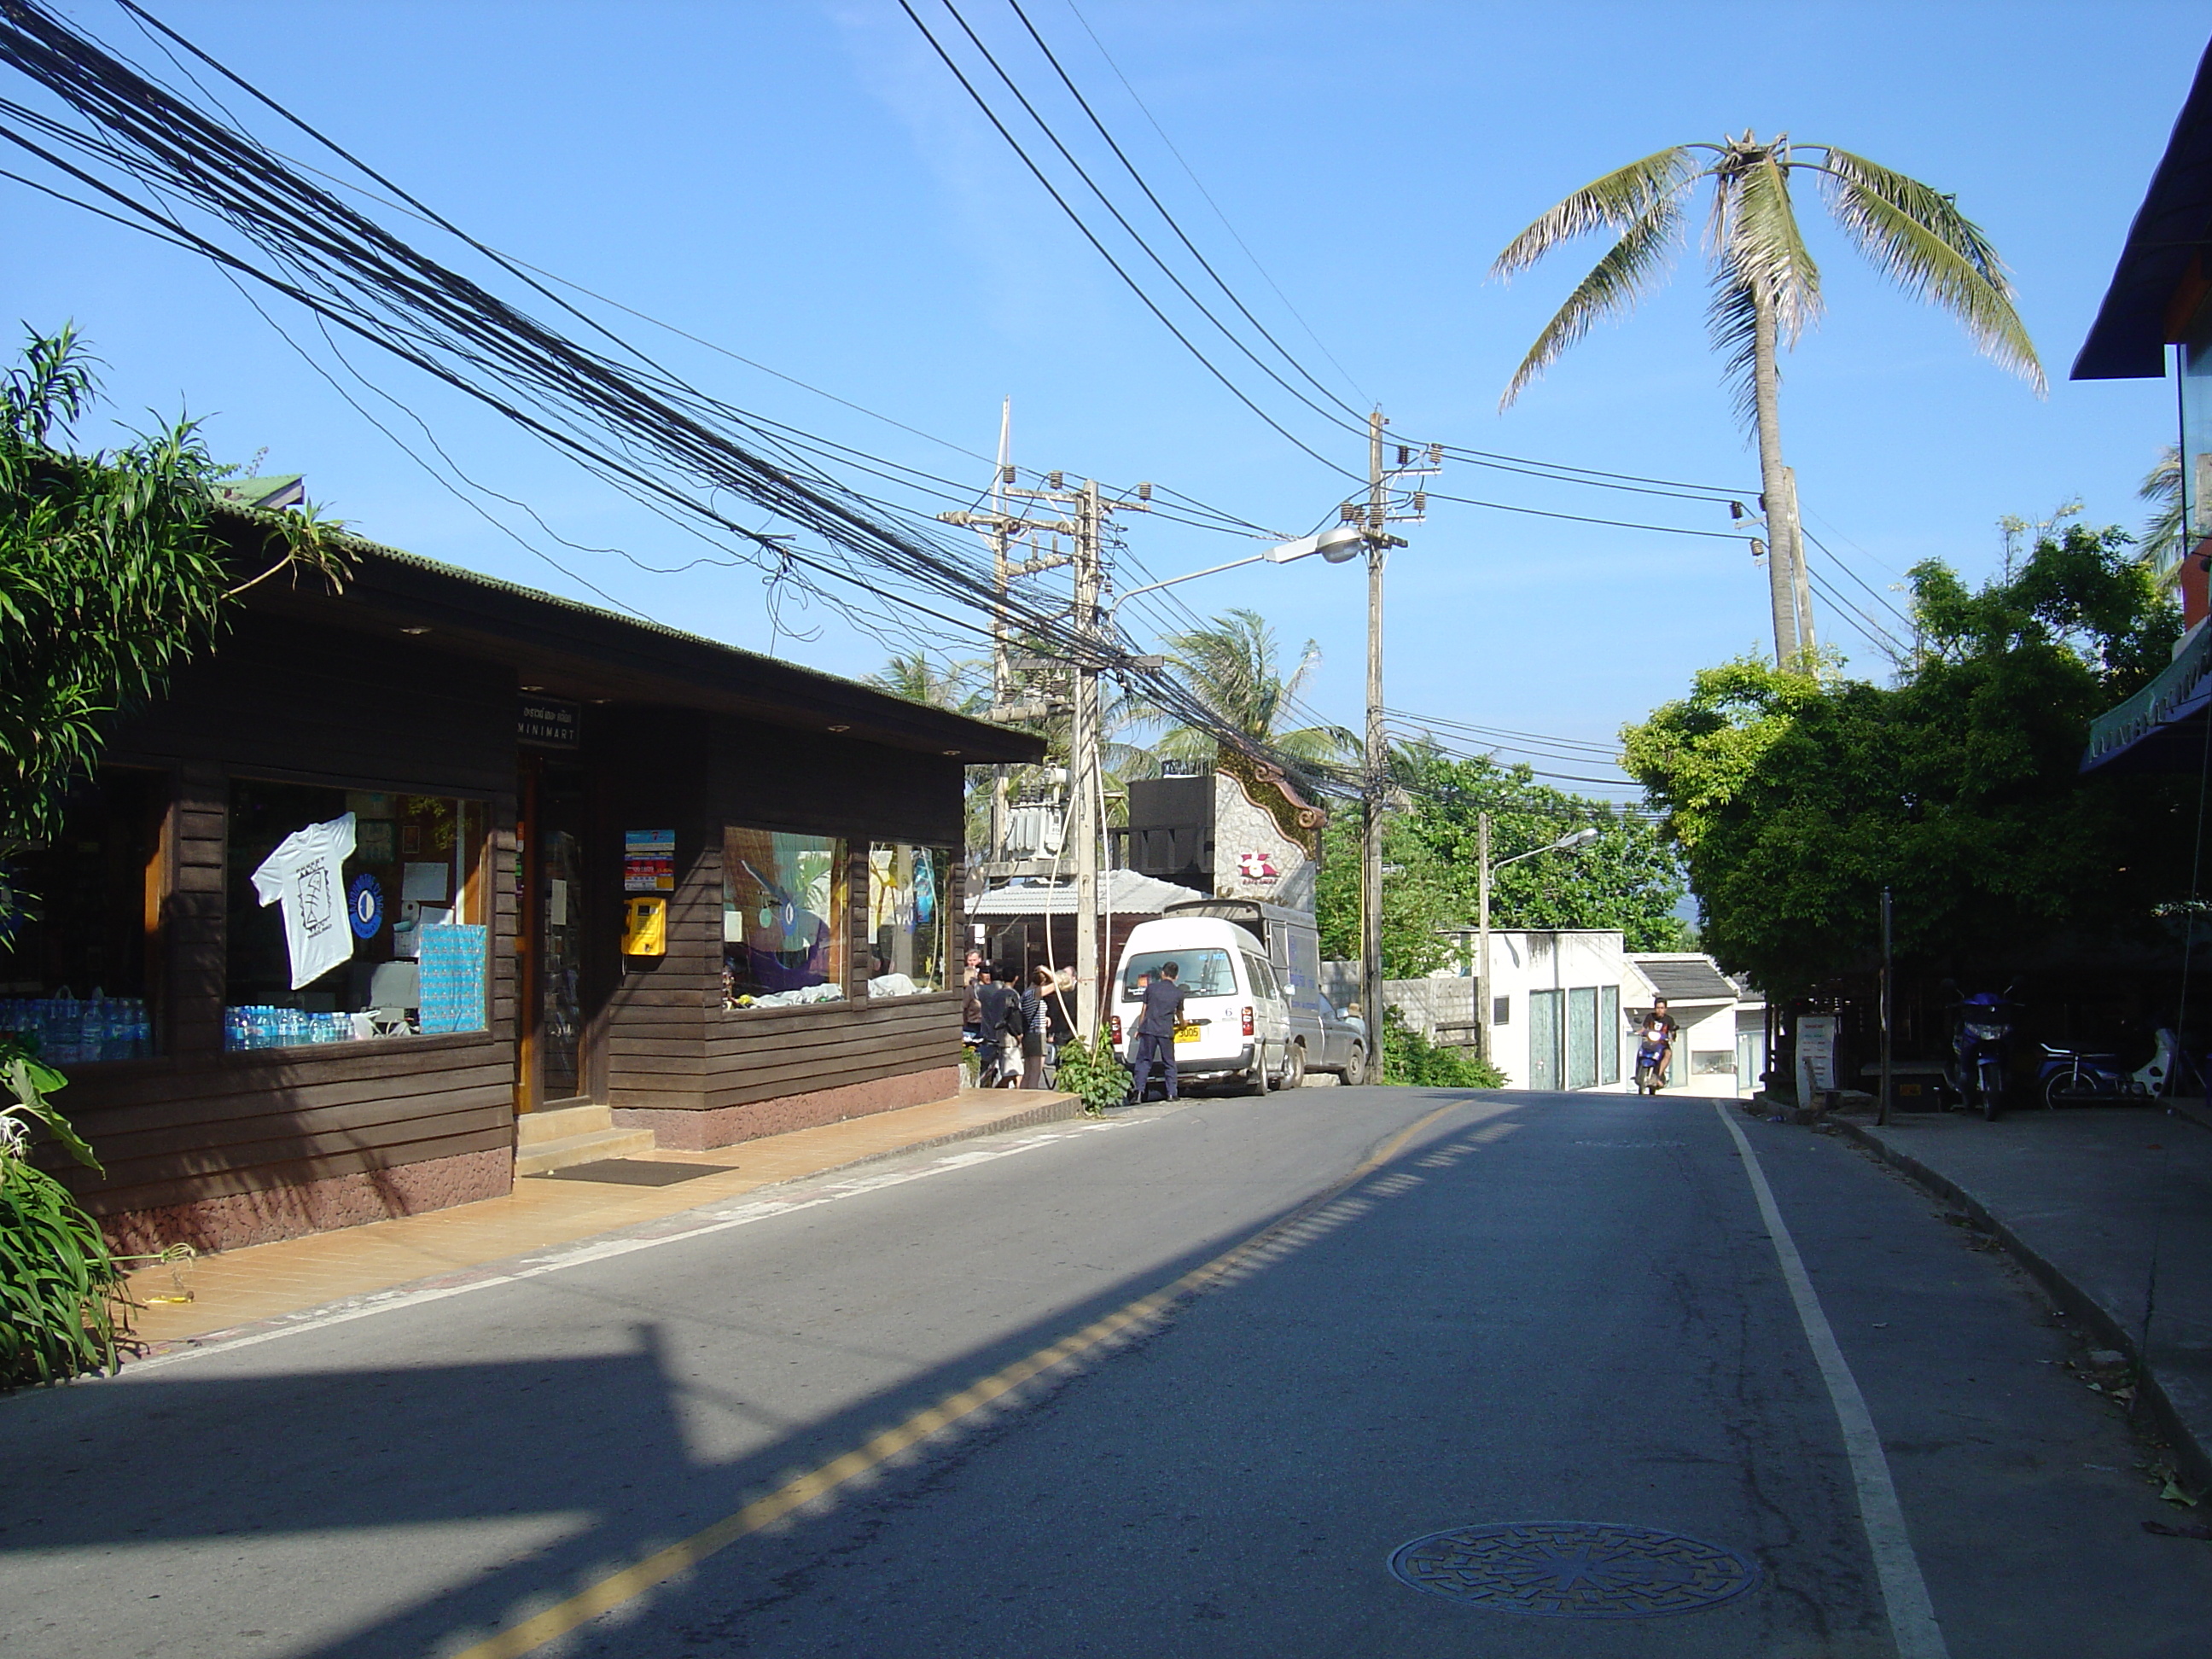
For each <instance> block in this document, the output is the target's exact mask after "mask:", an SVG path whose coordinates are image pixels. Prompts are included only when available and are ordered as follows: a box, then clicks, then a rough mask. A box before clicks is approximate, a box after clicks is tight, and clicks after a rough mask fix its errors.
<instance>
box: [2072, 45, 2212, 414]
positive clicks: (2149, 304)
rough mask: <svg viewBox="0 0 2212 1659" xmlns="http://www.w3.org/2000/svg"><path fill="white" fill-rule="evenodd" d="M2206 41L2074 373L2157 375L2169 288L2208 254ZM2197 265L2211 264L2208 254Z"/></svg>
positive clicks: (2211, 155) (2211, 173) (2210, 101)
mask: <svg viewBox="0 0 2212 1659" xmlns="http://www.w3.org/2000/svg"><path fill="white" fill-rule="evenodd" d="M2208 238H2212V48H2208V49H2207V51H2206V52H2205V55H2204V57H2203V58H2201V59H2200V60H2198V63H2197V80H2196V82H2195V84H2193V85H2192V86H2191V88H2190V89H2189V97H2188V99H2187V100H2186V101H2185V102H2184V103H2183V105H2182V106H2181V115H2180V118H2179V119H2178V120H2176V121H2175V122H2174V124H2173V136H2172V138H2170V139H2169V140H2168V141H2167V142H2166V155H2164V157H2163V158H2162V159H2160V161H2159V164H2158V170H2157V171H2156V172H2155V173H2152V174H2151V180H2150V188H2149V190H2148V191H2146V192H2145V193H2144V196H2143V200H2142V207H2141V208H2139V209H2138V210H2136V218H2135V223H2134V224H2133V225H2132V226H2130V228H2129V230H2128V240H2127V243H2126V246H2124V247H2123V248H2122V249H2121V250H2120V260H2119V264H2118V268H2117V269H2116V270H2114V271H2113V272H2112V286H2111V287H2110V288H2109V289H2106V293H2105V301H2104V304H2103V305H2102V306H2100V307H2098V311H2097V320H2096V323H2095V324H2094V325H2093V326H2092V327H2091V329H2090V330H2089V337H2088V338H2087V340H2086V341H2084V342H2083V343H2082V346H2081V353H2080V355H2079V356H2076V357H2075V359H2074V368H2073V373H2072V375H2071V378H2072V379H2074V380H2156V379H2158V378H2160V376H2162V375H2164V374H2165V373H2166V343H2167V341H2168V340H2169V339H2170V338H2172V326H2173V324H2174V322H2175V321H2176V319H2173V318H2172V317H2171V316H2170V315H2169V313H2171V312H2172V310H2173V308H2174V307H2173V301H2174V294H2175V291H2176V290H2177V289H2179V288H2180V287H2181V286H2182V284H2183V283H2184V282H2185V281H2187V280H2190V278H2191V265H2192V264H2193V263H2194V262H2196V261H2197V259H2198V258H2200V257H2201V256H2207V255H2212V240H2208ZM2198 268H2199V270H2207V271H2212V258H2204V260H2203V265H2202V266H2200V267H2198Z"/></svg>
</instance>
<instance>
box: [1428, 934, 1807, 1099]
mask: <svg viewBox="0 0 2212 1659" xmlns="http://www.w3.org/2000/svg"><path fill="white" fill-rule="evenodd" d="M1453 937H1454V939H1455V942H1456V943H1457V944H1458V945H1460V946H1461V948H1462V953H1463V960H1465V961H1466V962H1467V963H1468V972H1469V973H1471V972H1472V971H1473V961H1474V948H1475V934H1474V931H1473V930H1472V929H1467V930H1454V934H1453ZM1490 976H1491V987H1490V993H1491V1009H1490V1012H1491V1027H1490V1039H1491V1057H1492V1060H1494V1061H1495V1062H1496V1064H1497V1066H1498V1069H1499V1070H1500V1071H1502V1072H1504V1073H1505V1086H1506V1087H1507V1088H1509V1089H1546V1090H1554V1089H1556V1090H1585V1089H1594V1090H1599V1091H1626V1090H1628V1089H1631V1088H1633V1087H1634V1086H1635V1085H1634V1080H1633V1079H1634V1075H1635V1067H1636V1045H1635V1034H1636V1030H1637V1027H1638V1025H1639V1024H1641V1023H1642V1020H1643V1018H1644V1015H1645V1014H1647V1013H1649V1012H1650V1010H1651V1006H1652V1003H1653V1002H1654V1001H1655V1000H1656V999H1657V998H1659V997H1662V996H1663V997H1665V998H1666V999H1667V1004H1668V1012H1669V1013H1670V1014H1672V1015H1673V1017H1674V1022H1675V1024H1676V1025H1677V1026H1678V1027H1679V1028H1680V1029H1679V1030H1678V1033H1677V1035H1676V1038H1675V1042H1674V1055H1673V1058H1672V1062H1671V1064H1670V1066H1669V1067H1668V1079H1667V1086H1668V1088H1670V1089H1680V1090H1681V1091H1683V1092H1685V1093H1689V1094H1698V1095H1724V1096H1735V1097H1745V1098H1747V1097H1749V1096H1750V1095H1751V1094H1752V1093H1753V1091H1756V1090H1757V1088H1758V1087H1759V1073H1761V1072H1763V1071H1764V1070H1765V1066H1766V1049H1765V1013H1766V1006H1765V1002H1764V1001H1763V1000H1760V998H1759V996H1758V994H1756V993H1755V992H1752V991H1749V990H1747V989H1745V988H1744V987H1741V986H1738V985H1737V984H1736V983H1735V981H1732V980H1730V979H1729V977H1728V976H1727V975H1725V974H1723V973H1722V972H1721V970H1720V969H1719V968H1718V967H1717V966H1716V965H1715V963H1714V962H1713V959H1712V958H1711V957H1707V956H1702V955H1699V954H1698V953H1697V952H1695V951H1640V952H1637V953H1634V954H1632V953H1630V952H1629V951H1627V950H1626V948H1625V947H1624V942H1623V940H1622V938H1621V934H1620V930H1619V929H1617V928H1595V927H1594V928H1559V929H1527V928H1494V929H1492V932H1491V935H1490ZM1463 977H1464V975H1462V978H1463ZM1395 988H1396V987H1395V984H1394V986H1393V990H1394V991H1395ZM1471 988H1472V987H1470V989H1471ZM1407 1016H1408V1019H1409V1021H1410V1022H1411V1023H1415V1024H1424V1022H1422V1021H1420V1020H1419V1019H1417V1018H1415V1017H1414V1010H1413V1007H1411V1006H1408V1008H1407ZM1434 1035H1436V1036H1437V1037H1439V1038H1441V1039H1443V1040H1452V1039H1453V1038H1454V1037H1455V1036H1456V1035H1457V1032H1456V1030H1455V1028H1453V1027H1449V1026H1446V1025H1443V1024H1441V1023H1439V1024H1437V1028H1436V1030H1435V1031H1434ZM1470 1035H1471V1033H1470Z"/></svg>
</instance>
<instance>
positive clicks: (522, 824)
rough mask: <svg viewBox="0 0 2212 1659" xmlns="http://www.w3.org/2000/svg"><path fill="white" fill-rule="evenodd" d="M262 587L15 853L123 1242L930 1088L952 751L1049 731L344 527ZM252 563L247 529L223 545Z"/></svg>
mask: <svg viewBox="0 0 2212 1659" xmlns="http://www.w3.org/2000/svg"><path fill="white" fill-rule="evenodd" d="M353 551H354V553H355V555H356V565H355V568H354V569H353V571H352V573H351V574H350V575H349V577H348V579H347V580H346V582H345V584H344V586H343V591H342V592H331V590H330V588H329V587H328V586H327V585H326V584H325V583H323V582H321V581H320V580H310V579H307V578H305V577H302V578H301V579H300V580H297V581H295V582H291V583H289V584H288V583H287V582H286V581H285V580H282V579H279V580H272V581H269V582H264V583H263V584H262V585H260V586H258V587H256V588H254V589H253V590H252V592H250V593H249V594H247V595H246V598H245V599H244V600H243V601H242V609H241V610H240V611H239V612H238V613H237V614H236V616H235V617H234V621H233V623H232V626H231V627H230V629H228V632H227V634H226V635H225V636H224V637H223V638H222V641H220V643H219V646H218V647H217V648H216V650H215V651H213V652H212V653H208V654H206V655H205V656H204V657H202V658H200V659H197V660H196V661H195V662H193V663H192V664H191V665H190V666H188V667H187V668H186V669H185V670H184V671H181V672H180V673H179V674H178V675H177V676H175V678H174V679H173V683H172V684H171V686H170V689H169V692H168V695H167V696H166V697H165V698H164V699H163V700H162V701H161V702H159V703H157V704H155V706H153V707H152V708H148V709H145V710H143V711H142V712H139V713H137V714H135V715H134V716H132V717H131V719H129V720H128V721H127V722H126V723H125V725H124V726H121V727H120V728H119V729H118V732H116V734H115V736H114V738H113V740H112V743H111V744H110V746H109V748H108V750H107V751H106V757H105V763H104V764H103V766H102V767H101V769H100V773H99V775H98V776H97V778H95V779H94V780H93V781H91V782H90V783H88V785H87V786H86V787H84V788H83V789H82V790H81V791H80V792H79V793H78V795H77V796H76V799H74V800H73V801H72V802H71V804H70V810H69V813H68V819H67V823H66V826H65V829H64V832H63V833H61V834H60V835H58V836H57V837H56V838H55V839H54V840H53V841H52V842H50V843H47V844H46V845H43V846H41V847H40V848H35V849H34V850H33V851H32V852H31V853H30V854H27V855H26V856H23V857H21V858H19V859H18V860H16V861H15V864H14V866H11V867H9V869H8V870H6V872H4V876H5V878H6V879H8V880H10V881H12V882H14V883H15V884H16V885H17V886H18V887H19V888H20V889H21V890H22V891H23V892H25V893H27V894H29V895H33V896H35V902H34V903H33V904H31V905H29V906H27V910H28V913H29V915H28V919H27V920H25V921H21V922H20V923H19V924H17V925H16V927H15V929H14V932H13V933H12V936H9V937H7V938H4V939H0V1030H9V1029H16V1030H30V1031H34V1032H36V1033H37V1034H38V1036H39V1039H40V1043H41V1046H42V1049H43V1051H44V1053H45V1054H46V1055H47V1057H48V1058H49V1059H50V1060H52V1061H54V1062H55V1063H56V1064H57V1065H58V1068H59V1069H60V1070H61V1071H63V1072H64V1073H66V1074H67V1076H68V1078H69V1079H70V1081H69V1085H68V1087H67V1088H66V1089H65V1090H64V1091H63V1092H62V1093H61V1094H60V1095H58V1097H57V1098H56V1104H57V1105H58V1106H59V1107H61V1108H62V1109H64V1112H65V1113H66V1114H67V1115H69V1116H70V1119H71V1120H72V1121H73V1122H74V1123H75V1124H76V1127H78V1129H79V1130H80V1132H81V1133H82V1134H83V1135H84V1136H85V1138H86V1139H88V1140H89V1141H90V1142H91V1143H92V1145H93V1146H94V1149H95V1151H96V1152H98V1153H99V1155H100V1158H101V1160H102V1163H103V1165H104V1167H105V1174H104V1176H94V1174H93V1173H92V1172H91V1171H89V1170H82V1169H79V1168H77V1167H76V1166H74V1165H70V1164H67V1163H66V1162H65V1161H64V1160H62V1159H60V1158H58V1156H48V1155H47V1154H49V1153H52V1152H53V1151H54V1149H52V1148H46V1149H44V1151H43V1152H42V1153H41V1155H40V1162H41V1163H42V1164H46V1166H47V1167H49V1168H51V1169H52V1170H54V1171H55V1172H56V1173H57V1174H58V1175H60V1176H62V1178H63V1179H64V1180H65V1181H66V1182H68V1183H69V1184H70V1186H71V1187H72V1188H74V1189H75V1190H76V1192H77V1194H79V1196H80V1198H81V1200H82V1202H83V1203H84V1204H85V1205H86V1206H87V1207H88V1209H90V1210H91V1211H92V1212H94V1214H96V1215H98V1216H99V1217H100V1218H101V1220H102V1224H103V1225H104V1226H105V1227H106V1229H107V1230H108V1231H109V1232H110V1234H111V1236H112V1237H113V1239H114V1240H115V1241H116V1242H117V1243H118V1245H119V1246H120V1247H121V1248H125V1249H132V1250H139V1249H158V1248H161V1247H162V1246H165V1245H167V1244H172V1243H179V1242H184V1243H191V1244H194V1245H196V1246H197V1247H198V1248H200V1249H221V1248H225V1247H234V1246H237V1245H240V1244H246V1243H258V1242H260V1241H263V1240H267V1239H272V1238H278V1237H289V1236H293V1235H296V1234H300V1233H304V1232H309V1231H316V1230H318V1229H322V1228H327V1227H335V1226H343V1225H351V1224H354V1223H356V1222H362V1221H369V1220H375V1219H379V1218H383V1217H386V1216H390V1215H396V1214H402V1213H407V1212H415V1211H420V1210H426V1209H433V1208H437V1207H439V1206H446V1205H452V1204H459V1203H465V1202H468V1201H470V1200H476V1199H481V1198H487V1197H491V1196H494V1195H495V1194H501V1193H504V1192H506V1191H507V1190H508V1189H509V1188H510V1187H511V1185H512V1183H513V1180H514V1179H515V1176H516V1174H517V1170H518V1150H519V1149H520V1167H521V1170H522V1172H523V1173H530V1172H532V1170H537V1169H543V1168H546V1167H551V1166H554V1165H557V1164H562V1163H563V1162H574V1161H580V1160H585V1159H590V1158H605V1157H608V1156H613V1155H618V1154H619V1153H621V1152H625V1151H635V1150H637V1149H639V1148H640V1147H641V1146H643V1145H645V1144H647V1143H646V1139H645V1138H646V1135H647V1134H648V1133H649V1134H650V1136H651V1138H652V1141H653V1143H657V1144H658V1145H659V1146H669V1147H682V1148H705V1147H713V1146H725V1145H728V1144H730V1143H732V1142H735V1141H739V1140H744V1139H749V1138H750V1137H753V1136H757V1135H762V1134H769V1133H778V1132H781V1131H783V1130H787V1129H793V1128H798V1127H805V1126H807V1125H811V1124H816V1123H823V1122H829V1121H835V1120H836V1119H839V1118H844V1117H851V1116H857V1115H862V1114H866V1113H869V1112H876V1111H883V1110H886V1109H892V1108H896V1107H901V1106H908V1105H914V1104H918V1103H922V1102H925V1101H929V1100H934V1099H940V1098H944V1097H947V1096H950V1095H952V1094H954V1093H955V1092H957V1089H958V1087H959V1081H960V1073H959V1059H960V1010H961V1003H962V1000H963V999H962V994H961V992H960V991H959V989H958V988H957V987H958V986H959V972H958V969H957V963H958V961H959V959H960V952H959V945H960V943H961V941H959V940H958V939H957V931H958V928H957V922H958V917H957V914H956V909H957V899H956V895H957V893H958V891H959V886H958V874H959V872H958V870H957V864H958V861H959V858H960V850H961V846H962V840H963V836H962V823H963V820H962V784H963V768H965V767H966V766H968V765H969V764H971V763H993V762H998V761H1012V762H1026V761H1033V760H1036V759H1037V758H1039V757H1040V755H1041V745H1040V744H1038V743H1037V742H1036V740H1035V739H1033V738H1029V737H1027V736H1024V735H1023V734H1020V733H1013V732H1005V731H1002V730H1000V729H998V728H996V727H994V726H987V725H984V724H982V723H981V722H978V721H975V720H968V719H965V718H963V717H961V716H958V715H955V714H947V713H945V712H943V711H940V710H938V709H933V708H925V707H922V706H920V705H917V704H915V703H911V702H906V701H904V700H902V699H900V698H897V697H894V696H889V695H887V694H885V693H884V692H881V691H878V690H873V689H872V688H870V687H867V686H864V685H860V684H854V683H853V682H851V681H848V680H843V679H839V678H834V677H832V676H829V675H826V674H820V673H815V672H812V671H809V670H806V669H804V668H800V667H797V666H794V665H792V664H789V663H786V662H782V661H779V660H777V659H773V658H769V657H765V656H760V655H757V654H755V653H750V652H746V651H741V650H737V649H733V648H732V647H727V646H724V645H720V644H717V643H715V642H714V641H709V640H705V639H701V638H697V637H695V636H692V635H686V634H682V633H678V632H676V631H674V630H672V629H665V628H661V627H659V626H657V625H654V624H653V623H645V622H640V621H636V620H634V619H632V618H629V617H623V616H618V615H616V614H614V613H612V612H610V611H600V610H595V609H592V608H591V607H589V606H586V605H576V604H572V603H570V602H568V601H567V600H563V599H556V598H553V597H551V596H549V595H547V594H544V593H539V592H532V591H530V590H528V589H526V588H521V587H517V586H511V585H509V584H507V583H504V582H500V581H495V580H489V579H487V578H484V577H482V576H477V575H474V574H470V573H468V572H466V571H463V570H459V569H455V568H451V567H449V566H446V565H441V564H438V563H435V562H431V561H429V560H427V559H422V558H416V557H414V556H410V555H408V554H404V553H399V552H395V551H392V550H388V549H383V548H378V547H374V546H369V545H367V544H353ZM241 562H243V561H241Z"/></svg>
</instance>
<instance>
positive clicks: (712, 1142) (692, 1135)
mask: <svg viewBox="0 0 2212 1659" xmlns="http://www.w3.org/2000/svg"><path fill="white" fill-rule="evenodd" d="M959 1092H960V1068H959V1067H958V1066H941V1067H939V1068H938V1069H936V1070H934V1071H927V1072H908V1073H904V1074H903V1075H902V1076H899V1077H887V1078H878V1079H877V1080H876V1081H874V1082H873V1083H849V1084H846V1085H842V1087H839V1088H835V1089H817V1090H813V1091H810V1092H808V1093H806V1094H799V1095H784V1096H781V1097H779V1098H777V1099H775V1100H757V1101H754V1102H752V1103H750V1105H745V1106H724V1107H720V1108H714V1109H702V1110H699V1111H691V1110H688V1109H684V1108H681V1107H663V1106H617V1107H616V1108H615V1111H614V1115H615V1127H617V1128H622V1129H650V1130H652V1131H653V1144H654V1145H656V1146H665V1147H667V1148H669V1149H670V1150H671V1151H672V1152H707V1151H708V1150H710V1149H712V1148H714V1147H716V1146H736V1145H737V1144H738V1142H739V1141H741V1140H757V1139H760V1138H761V1137H762V1136H763V1135H780V1134H787V1133H790V1132H791V1131H792V1130H793V1129H811V1128H814V1127H817V1125H820V1124H823V1123H836V1122H839V1121H842V1120H844V1119H846V1118H848V1117H866V1116H869V1115H872V1114H873V1113H876V1112H892V1111H896V1110H897V1109H899V1108H901V1107H902V1106H926V1105H927V1104H928V1103H930V1102H931V1101H933V1100H950V1099H951V1097H953V1096H955V1095H957V1094H958V1093H959Z"/></svg>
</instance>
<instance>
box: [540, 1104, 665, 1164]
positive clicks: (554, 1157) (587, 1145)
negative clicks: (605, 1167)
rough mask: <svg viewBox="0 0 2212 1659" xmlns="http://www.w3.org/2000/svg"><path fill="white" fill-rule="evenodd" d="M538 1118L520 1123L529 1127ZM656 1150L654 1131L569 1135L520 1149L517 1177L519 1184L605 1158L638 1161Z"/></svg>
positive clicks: (615, 1131)
mask: <svg viewBox="0 0 2212 1659" xmlns="http://www.w3.org/2000/svg"><path fill="white" fill-rule="evenodd" d="M602 1109H604V1108H602ZM535 1115H536V1114H534V1113H531V1114H526V1115H524V1116H523V1117H522V1118H521V1119H520V1121H521V1122H525V1123H527V1122H528V1121H530V1119H531V1117H532V1116H535ZM652 1150H653V1131H652V1130H650V1129H596V1130H593V1131H592V1132H591V1133H587V1134H580V1135H567V1136H563V1137H562V1139H558V1140H541V1141H538V1142H536V1143H535V1144H533V1145H531V1146H518V1147H517V1148H516V1149H515V1153H514V1173H515V1176H516V1178H517V1179H518V1180H519V1179H520V1178H521V1177H522V1176H534V1175H544V1174H547V1173H548V1172H550V1171H551V1170H566V1169H568V1168H571V1167H572V1166H574V1165H575V1164H597V1163H598V1162H599V1160H600V1159H602V1158H635V1157H636V1156H637V1155H638V1154H639V1153H640V1152H651V1151H652Z"/></svg>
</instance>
